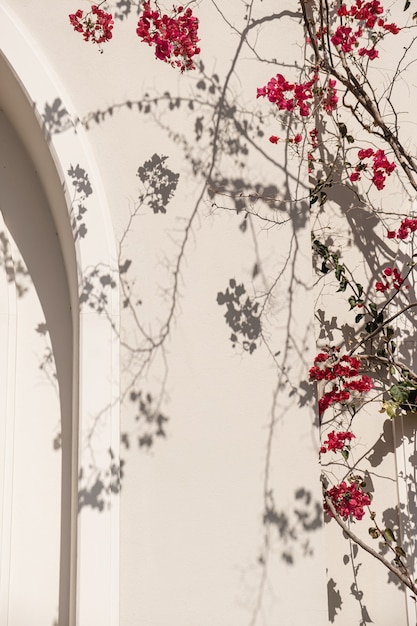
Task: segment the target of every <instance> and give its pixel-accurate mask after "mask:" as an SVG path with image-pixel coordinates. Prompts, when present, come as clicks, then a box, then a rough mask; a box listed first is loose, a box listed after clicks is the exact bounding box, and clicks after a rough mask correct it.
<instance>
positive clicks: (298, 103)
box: [256, 74, 318, 117]
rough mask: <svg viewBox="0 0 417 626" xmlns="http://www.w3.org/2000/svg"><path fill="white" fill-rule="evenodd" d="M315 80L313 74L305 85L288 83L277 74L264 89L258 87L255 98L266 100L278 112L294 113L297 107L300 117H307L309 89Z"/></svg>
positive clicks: (310, 92) (309, 98)
mask: <svg viewBox="0 0 417 626" xmlns="http://www.w3.org/2000/svg"><path fill="white" fill-rule="evenodd" d="M317 79H318V76H317V74H314V76H313V78H312V79H311V80H309V81H307V82H305V83H289V82H288V81H287V80H286V79H285V78H284V76H283V75H282V74H277V75H276V76H275V77H272V78H271V79H270V80H269V81H268V83H267V84H266V85H265V87H258V89H257V93H256V97H257V98H268V100H269V102H272V103H273V104H276V105H277V107H278V109H279V110H280V111H295V110H296V109H297V107H298V111H299V114H300V115H301V117H307V116H308V115H310V106H311V103H310V102H309V100H311V99H312V98H313V93H312V91H311V89H312V87H313V85H314V84H315V83H316V82H317Z"/></svg>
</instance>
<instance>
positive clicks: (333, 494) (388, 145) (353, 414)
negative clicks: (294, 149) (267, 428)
mask: <svg viewBox="0 0 417 626" xmlns="http://www.w3.org/2000/svg"><path fill="white" fill-rule="evenodd" d="M409 5H410V3H409V2H408V3H406V5H405V10H407V8H408V7H409ZM301 8H302V12H303V17H304V26H305V29H306V41H307V58H308V59H309V62H308V64H307V63H306V67H305V68H304V70H305V71H307V72H310V75H309V76H308V77H307V79H304V80H303V81H299V82H297V81H295V80H291V79H289V78H288V77H287V76H284V75H283V74H280V73H279V74H276V76H274V77H272V78H271V79H270V80H269V81H268V82H267V84H266V85H265V86H262V87H259V88H258V89H257V94H256V97H257V98H265V99H266V100H268V101H269V102H270V103H271V104H272V105H273V106H274V107H275V108H276V110H277V112H278V113H279V114H280V115H281V123H282V124H287V125H288V137H289V138H288V139H287V140H286V141H287V142H289V143H294V139H293V138H294V135H295V131H294V128H296V129H297V131H296V132H297V135H298V136H300V137H301V139H300V143H301V141H302V140H303V138H305V145H306V147H307V151H306V154H305V156H304V153H303V151H301V152H299V154H300V157H301V158H306V161H307V170H308V173H309V174H310V175H313V173H314V170H315V166H316V164H320V178H318V179H317V181H316V183H315V184H314V182H313V186H312V188H311V191H310V204H311V206H312V207H313V205H314V204H315V203H318V206H319V207H320V208H321V207H323V206H324V205H325V203H326V202H327V200H328V192H327V190H328V189H330V188H331V187H332V186H333V185H334V182H335V181H334V178H333V177H334V171H335V168H334V166H333V165H332V164H327V163H326V161H325V159H324V158H323V155H324V154H326V150H324V149H322V146H323V145H324V144H325V143H326V141H328V139H326V130H327V125H326V122H325V119H326V116H331V117H333V120H334V122H335V126H336V128H337V129H338V133H337V134H336V139H335V140H334V141H335V145H336V149H337V154H338V159H339V161H340V162H341V163H342V164H343V165H342V167H343V169H344V172H345V174H346V177H345V179H344V180H345V181H347V182H348V184H349V183H350V184H352V183H353V184H354V185H355V187H356V186H357V185H358V184H359V183H360V182H363V181H364V180H369V181H370V183H371V187H372V188H373V190H375V191H376V192H382V191H383V190H384V189H385V187H386V184H387V180H388V178H389V177H391V176H392V175H393V174H394V172H397V171H398V168H400V169H401V170H402V173H403V174H404V175H405V177H406V180H407V181H408V183H409V184H410V186H411V188H412V191H413V193H415V192H417V164H416V163H415V161H414V158H413V155H411V154H409V153H408V152H407V148H406V147H405V146H404V145H403V144H402V143H401V141H400V139H399V136H398V129H397V128H395V129H394V128H393V127H392V126H391V125H390V124H389V123H388V122H387V121H386V120H385V119H384V117H383V115H382V113H381V106H380V102H379V100H378V99H377V97H376V95H375V91H374V90H373V88H372V86H371V83H370V80H369V78H368V64H369V63H373V64H375V63H377V60H378V59H379V57H380V43H381V42H382V40H383V39H384V38H385V37H387V36H389V37H391V36H394V35H398V34H399V33H400V31H401V28H400V27H399V26H398V25H397V24H395V23H394V22H391V21H389V19H388V17H387V13H386V11H385V8H384V6H383V5H382V4H381V2H380V1H379V0H370V1H365V0H354V1H353V2H350V3H343V4H341V5H338V3H336V2H334V3H332V6H330V3H328V2H324V1H323V0H317V2H313V3H311V2H307V0H301ZM414 17H416V15H414ZM309 54H311V56H310V57H308V55H309ZM308 66H309V67H310V68H311V69H310V70H308V69H307V67H308ZM347 96H349V98H348V97H347ZM351 102H353V103H354V104H350V103H351ZM342 110H345V111H346V110H347V111H348V112H349V113H350V115H351V118H352V120H353V122H352V121H351V122H350V123H351V124H352V123H355V124H356V125H357V126H359V129H362V131H364V133H365V135H364V136H362V137H361V139H362V140H363V139H365V141H367V142H368V143H367V145H366V144H365V147H360V148H359V149H356V150H355V149H354V146H353V145H352V144H355V142H356V140H355V137H354V135H353V134H351V133H349V131H348V128H347V125H346V123H344V122H342V121H341V120H340V112H341V111H342ZM283 115H284V116H287V117H283ZM318 120H319V123H318ZM300 127H302V128H303V132H302V133H301V132H299V130H298V129H299V128H300ZM370 136H371V137H372V143H371V142H370V141H369V137H370ZM269 141H270V142H271V143H272V144H276V143H278V141H279V138H278V137H277V136H276V135H272V136H271V137H270V138H269ZM362 145H363V144H362ZM326 148H327V149H328V145H326ZM321 210H323V209H321ZM416 231H417V219H416V218H414V217H412V216H411V217H410V216H406V217H405V218H404V219H403V220H402V222H401V224H400V225H399V226H398V227H397V228H395V229H389V230H388V231H387V232H386V236H387V239H395V240H398V241H405V240H409V239H410V238H411V237H412V236H413V235H414V233H415V232H416ZM312 241H313V252H314V254H315V256H316V259H317V261H318V271H319V274H321V275H326V274H333V275H334V278H335V279H336V284H337V286H338V289H337V291H338V292H341V293H342V294H343V293H344V292H347V303H348V305H349V310H350V311H353V312H354V314H355V316H354V324H355V325H357V336H358V338H357V339H356V341H354V340H351V342H350V345H349V347H345V349H344V350H343V349H342V346H327V347H325V348H322V349H321V351H320V352H319V353H318V354H317V355H316V357H315V358H314V363H313V365H312V367H311V368H310V370H309V378H310V381H311V382H314V383H315V384H316V385H317V389H318V396H319V397H318V409H319V415H320V418H321V421H322V424H325V428H326V429H327V428H329V425H330V426H333V429H331V430H330V432H327V436H323V439H322V443H321V446H320V449H319V452H320V455H321V457H323V456H324V455H326V457H328V453H329V452H332V453H339V454H341V455H342V459H343V463H344V464H345V470H346V473H345V476H344V477H343V476H342V478H341V480H339V482H337V481H336V482H334V478H333V477H332V480H333V483H334V484H333V485H332V484H329V476H328V475H326V473H325V472H324V474H323V495H324V498H323V506H324V511H325V512H326V514H328V515H329V516H330V517H332V518H335V519H336V521H337V522H338V523H339V524H340V525H341V526H342V528H343V529H344V530H345V532H348V535H349V537H350V538H351V539H353V540H354V541H356V543H358V544H359V545H361V546H362V547H363V548H364V549H366V550H368V552H370V553H372V554H373V555H374V556H376V558H378V559H379V560H380V561H381V562H383V564H384V565H385V566H386V567H387V568H388V569H390V570H391V571H392V572H393V573H395V575H396V576H397V577H398V578H399V579H400V580H401V581H402V582H404V584H406V585H407V586H408V587H409V588H410V589H411V590H412V591H413V593H415V594H416V593H417V587H416V585H415V583H414V582H413V580H412V579H411V576H410V572H409V570H408V568H407V559H406V555H405V552H404V550H403V548H402V547H401V545H400V544H399V543H398V542H396V540H395V537H394V534H393V531H392V529H389V528H385V529H383V530H381V528H380V527H379V526H378V524H377V519H376V518H377V516H376V513H375V512H374V511H371V510H370V508H369V507H370V505H371V496H370V494H369V493H368V491H367V484H366V481H365V480H364V477H363V476H362V475H361V473H360V471H358V468H357V462H355V460H354V458H353V457H352V454H351V453H352V447H353V448H354V444H355V442H356V441H357V437H356V435H355V432H354V429H353V423H354V421H355V420H356V419H358V418H357V414H358V412H359V411H360V410H361V408H362V407H363V406H364V405H365V404H366V403H367V402H369V400H371V401H374V398H375V397H376V386H378V395H379V397H381V396H382V406H381V412H386V413H387V414H388V416H390V417H395V415H396V413H398V412H403V413H404V412H408V411H414V412H417V375H416V374H414V372H412V371H411V370H410V368H409V367H407V365H406V364H404V363H403V362H402V361H401V359H400V358H399V355H398V351H397V341H394V335H395V333H396V331H395V330H394V327H393V326H392V322H393V321H394V320H395V319H397V318H399V317H400V316H401V315H403V314H404V313H405V312H406V311H408V310H410V308H412V307H414V306H417V302H411V301H410V300H409V298H408V297H407V296H408V290H409V289H410V285H409V284H407V283H406V279H407V277H408V276H409V274H410V273H411V272H412V271H413V269H414V262H413V261H411V262H410V263H408V264H407V267H408V269H407V271H406V272H405V274H402V273H401V272H400V270H399V269H398V268H397V267H396V266H395V265H392V264H384V265H385V268H384V269H382V271H381V270H380V273H379V275H375V277H374V279H373V280H372V282H371V283H370V285H369V287H364V286H363V285H362V284H361V283H360V282H359V281H358V280H356V279H355V277H354V273H353V272H352V271H351V270H350V269H349V268H348V267H347V266H346V265H345V264H344V263H343V262H342V260H341V256H340V254H339V253H336V252H333V251H332V250H331V249H330V247H329V246H328V245H327V244H326V243H325V242H323V241H321V240H320V239H319V238H318V237H316V236H313V239H312ZM372 294H373V295H374V297H375V296H379V294H384V295H385V296H386V301H385V302H384V303H382V304H379V303H378V300H377V299H376V300H375V301H374V299H373V297H372ZM400 298H402V300H400ZM397 303H398V311H397V312H395V313H394V314H393V315H391V316H389V317H388V315H387V313H388V309H387V307H388V306H390V307H391V308H392V307H393V306H394V305H395V304H397ZM365 346H366V349H365ZM330 411H332V416H329V413H330ZM324 417H325V419H326V421H325V422H323V420H324ZM347 425H348V428H346V426H347ZM330 464H331V461H330ZM367 511H368V514H369V518H370V520H371V522H372V524H371V528H370V531H369V533H370V536H371V537H372V538H378V537H381V536H382V537H383V538H384V539H385V542H386V543H387V545H388V546H389V549H390V550H391V551H392V553H393V555H394V561H393V563H390V562H389V561H387V560H386V559H384V558H383V557H382V556H381V555H378V554H377V553H376V552H375V551H374V550H373V549H372V548H371V547H369V546H367V545H366V544H364V542H363V541H362V540H358V539H357V537H356V536H355V535H353V533H352V532H351V531H350V530H349V527H348V526H346V524H345V522H346V521H347V520H350V521H360V520H362V519H363V518H364V517H365V515H366V514H367ZM346 529H347V530H346ZM392 544H394V545H392Z"/></svg>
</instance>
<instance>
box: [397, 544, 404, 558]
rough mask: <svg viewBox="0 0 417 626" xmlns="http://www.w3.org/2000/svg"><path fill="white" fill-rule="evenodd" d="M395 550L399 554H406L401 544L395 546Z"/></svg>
mask: <svg viewBox="0 0 417 626" xmlns="http://www.w3.org/2000/svg"><path fill="white" fill-rule="evenodd" d="M395 552H396V553H397V554H398V556H406V554H405V552H404V550H403V549H402V547H401V546H395Z"/></svg>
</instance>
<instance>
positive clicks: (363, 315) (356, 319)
mask: <svg viewBox="0 0 417 626" xmlns="http://www.w3.org/2000/svg"><path fill="white" fill-rule="evenodd" d="M363 317H365V314H364V313H358V314H357V316H356V317H355V323H356V324H358V322H360V321H361V319H362V318H363Z"/></svg>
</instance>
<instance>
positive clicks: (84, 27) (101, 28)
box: [69, 4, 114, 44]
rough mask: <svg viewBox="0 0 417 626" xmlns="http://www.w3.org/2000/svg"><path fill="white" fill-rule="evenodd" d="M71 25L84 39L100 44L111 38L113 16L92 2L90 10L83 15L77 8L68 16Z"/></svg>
mask: <svg viewBox="0 0 417 626" xmlns="http://www.w3.org/2000/svg"><path fill="white" fill-rule="evenodd" d="M69 20H70V23H71V25H72V26H73V27H74V30H75V31H76V32H77V33H82V35H83V37H84V40H85V41H92V43H97V44H101V43H104V42H105V41H109V39H111V38H112V29H113V24H114V21H113V16H112V14H111V13H106V12H105V11H103V10H102V9H99V8H98V6H96V5H95V4H93V6H92V7H91V11H89V12H88V13H86V14H85V15H84V11H81V9H78V11H76V12H75V13H72V14H71V15H70V16H69Z"/></svg>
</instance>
